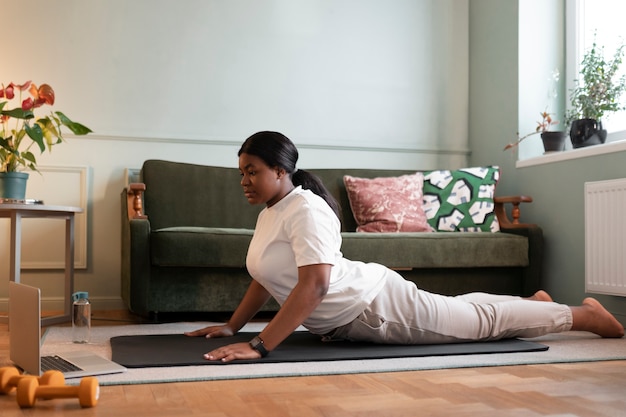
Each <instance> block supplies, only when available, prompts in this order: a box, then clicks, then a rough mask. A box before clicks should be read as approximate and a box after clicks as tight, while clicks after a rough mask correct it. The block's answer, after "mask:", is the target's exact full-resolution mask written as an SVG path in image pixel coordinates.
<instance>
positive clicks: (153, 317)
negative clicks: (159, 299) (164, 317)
mask: <svg viewBox="0 0 626 417" xmlns="http://www.w3.org/2000/svg"><path fill="white" fill-rule="evenodd" d="M148 320H149V321H150V322H151V323H158V322H159V312H158V311H150V312H149V313H148Z"/></svg>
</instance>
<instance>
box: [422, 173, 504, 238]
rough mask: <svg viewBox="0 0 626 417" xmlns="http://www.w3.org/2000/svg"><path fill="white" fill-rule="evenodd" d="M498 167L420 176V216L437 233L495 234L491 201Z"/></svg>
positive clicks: (496, 227)
mask: <svg viewBox="0 0 626 417" xmlns="http://www.w3.org/2000/svg"><path fill="white" fill-rule="evenodd" d="M499 179H500V167H498V166H487V167H475V168H463V169H459V170H456V171H448V170H443V171H428V172H424V212H425V213H426V218H427V219H428V223H429V224H430V225H431V226H432V227H433V228H434V229H435V230H437V231H439V232H497V231H499V230H500V225H499V223H498V219H497V217H496V215H495V213H494V203H493V197H494V195H495V192H496V185H497V184H498V180H499Z"/></svg>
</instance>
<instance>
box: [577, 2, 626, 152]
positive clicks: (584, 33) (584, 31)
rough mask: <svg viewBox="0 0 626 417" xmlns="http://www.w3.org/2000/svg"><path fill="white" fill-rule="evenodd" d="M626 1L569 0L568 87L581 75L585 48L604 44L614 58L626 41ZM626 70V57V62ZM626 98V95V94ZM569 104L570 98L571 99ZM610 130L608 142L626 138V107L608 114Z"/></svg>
mask: <svg viewBox="0 0 626 417" xmlns="http://www.w3.org/2000/svg"><path fill="white" fill-rule="evenodd" d="M624 15H626V2H623V1H622V0H568V2H567V16H566V19H567V29H566V31H567V33H566V35H567V55H566V56H567V61H566V68H567V70H566V89H567V91H569V90H570V89H571V88H573V87H574V80H575V79H577V78H579V72H578V68H579V65H580V62H581V61H582V58H583V55H584V53H585V51H587V50H589V49H590V48H591V46H592V45H593V42H594V37H595V41H596V44H597V45H599V46H603V47H604V56H605V58H607V59H611V58H612V57H613V54H614V53H615V50H616V48H617V46H618V45H619V44H620V43H621V42H626V25H624ZM622 71H624V72H625V73H626V59H624V62H623V64H622ZM622 99H623V100H626V97H622ZM567 105H569V101H568V102H567ZM603 125H604V128H605V129H607V130H608V132H609V136H608V139H607V142H613V141H616V140H622V139H626V111H622V112H619V113H613V114H611V115H607V117H605V118H604V119H603Z"/></svg>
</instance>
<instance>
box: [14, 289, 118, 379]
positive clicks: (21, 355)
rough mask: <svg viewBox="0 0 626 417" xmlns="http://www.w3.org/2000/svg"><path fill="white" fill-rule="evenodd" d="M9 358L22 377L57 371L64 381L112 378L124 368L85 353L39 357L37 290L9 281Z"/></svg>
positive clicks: (39, 326)
mask: <svg viewBox="0 0 626 417" xmlns="http://www.w3.org/2000/svg"><path fill="white" fill-rule="evenodd" d="M9 332H10V336H9V344H10V347H9V352H10V353H9V355H10V359H11V361H13V363H14V364H15V365H17V366H18V367H20V368H21V369H22V370H23V371H24V373H26V374H30V375H38V376H39V375H41V374H42V373H43V372H45V371H47V370H51V369H53V370H59V371H61V372H63V375H64V376H65V378H76V377H83V376H91V375H104V374H114V373H119V372H124V371H126V368H125V367H123V366H121V365H119V364H117V363H115V362H113V361H110V360H108V359H105V358H103V357H102V356H99V355H96V354H94V353H91V352H88V351H84V350H83V351H75V352H67V353H63V354H58V355H49V356H44V357H42V356H41V293H40V291H39V288H35V287H30V286H28V285H24V284H18V283H16V282H13V281H9Z"/></svg>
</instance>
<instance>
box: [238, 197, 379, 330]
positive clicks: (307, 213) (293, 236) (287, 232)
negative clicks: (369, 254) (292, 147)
mask: <svg viewBox="0 0 626 417" xmlns="http://www.w3.org/2000/svg"><path fill="white" fill-rule="evenodd" d="M340 249H341V225H340V222H339V219H338V218H337V216H336V215H335V213H334V212H333V210H332V209H331V208H330V206H329V205H328V204H327V203H326V201H324V199H322V198H321V197H319V196H318V195H316V194H314V193H313V192H311V191H310V190H303V189H302V188H301V187H296V188H295V189H294V190H293V191H292V192H291V193H289V194H288V195H287V196H285V197H284V198H283V199H282V200H280V201H279V202H278V203H276V204H275V205H273V206H272V207H266V208H265V209H263V210H262V211H261V213H260V214H259V217H258V219H257V224H256V228H255V231H254V236H253V237H252V241H251V242H250V247H249V248H248V255H247V259H246V266H247V268H248V272H249V273H250V275H251V276H252V277H253V278H254V279H255V280H256V281H258V282H259V283H260V284H261V285H262V286H263V287H264V288H265V289H266V290H267V291H268V292H269V293H270V294H271V295H272V296H273V297H274V298H275V299H276V301H278V303H279V304H280V305H283V303H284V302H285V300H286V299H287V297H288V296H289V294H290V293H291V291H292V289H293V288H294V287H295V286H296V284H297V283H298V267H300V266H306V265H314V264H330V265H333V267H332V268H331V274H330V285H329V289H328V293H327V294H326V296H325V297H324V299H323V301H322V303H321V304H320V305H319V306H318V307H317V308H316V309H315V311H313V313H312V314H311V315H310V316H309V318H307V319H306V320H305V322H304V323H303V325H304V326H305V327H306V328H307V329H309V330H310V331H311V332H313V333H317V334H325V333H328V332H330V331H331V330H333V329H335V328H337V327H339V326H343V325H344V324H348V323H350V322H351V321H352V320H354V319H355V318H356V317H357V316H358V315H359V314H361V313H362V312H363V311H364V310H365V308H366V307H367V306H368V305H369V304H370V303H371V302H372V300H373V299H374V298H375V297H376V295H377V294H378V293H379V291H380V290H381V289H382V287H383V285H384V284H385V276H386V271H387V268H386V267H384V266H382V265H379V264H375V263H368V264H365V263H363V262H356V261H350V260H348V259H345V258H344V257H343V255H342V253H341V250H340Z"/></svg>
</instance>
